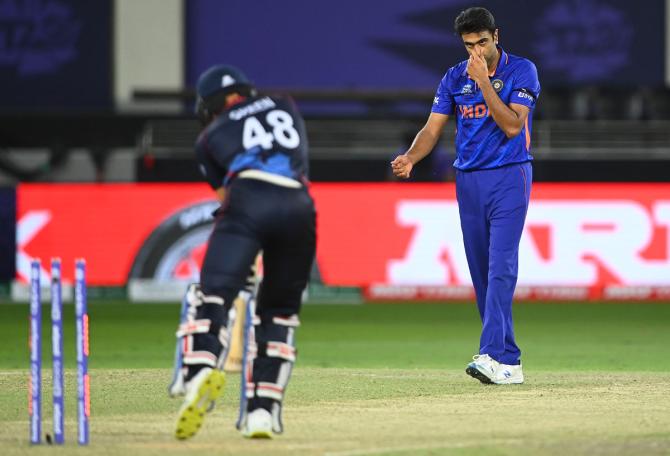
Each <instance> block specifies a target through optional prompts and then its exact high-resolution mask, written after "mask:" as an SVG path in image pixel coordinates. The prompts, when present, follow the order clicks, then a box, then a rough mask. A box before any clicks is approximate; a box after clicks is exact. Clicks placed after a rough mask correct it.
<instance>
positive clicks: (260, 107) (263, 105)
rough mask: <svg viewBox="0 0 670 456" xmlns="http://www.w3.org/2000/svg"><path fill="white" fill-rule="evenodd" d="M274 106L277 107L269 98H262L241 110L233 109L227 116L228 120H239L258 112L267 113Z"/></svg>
mask: <svg viewBox="0 0 670 456" xmlns="http://www.w3.org/2000/svg"><path fill="white" fill-rule="evenodd" d="M275 106H277V105H276V104H275V102H274V101H272V99H271V98H270V97H264V98H261V99H260V100H256V101H254V102H253V103H250V104H248V105H246V106H242V107H241V108H237V109H233V110H232V111H230V113H229V114H228V118H230V119H231V120H240V119H243V118H245V117H247V116H251V115H253V114H256V113H258V112H261V111H267V110H268V109H271V108H274V107H275Z"/></svg>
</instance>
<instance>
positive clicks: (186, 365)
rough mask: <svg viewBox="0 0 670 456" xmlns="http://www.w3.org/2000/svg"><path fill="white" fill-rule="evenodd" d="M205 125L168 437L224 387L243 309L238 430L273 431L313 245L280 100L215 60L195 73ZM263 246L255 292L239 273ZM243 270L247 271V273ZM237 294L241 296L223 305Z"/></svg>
mask: <svg viewBox="0 0 670 456" xmlns="http://www.w3.org/2000/svg"><path fill="white" fill-rule="evenodd" d="M196 90H197V101H196V108H195V111H196V114H197V116H198V118H199V119H200V121H201V123H202V125H203V130H202V132H201V134H200V136H199V137H198V139H197V142H196V145H195V153H196V160H197V163H198V165H199V167H200V170H201V172H202V174H203V175H204V177H205V179H206V181H207V182H208V183H209V185H210V186H211V187H212V189H213V190H214V191H215V193H216V195H217V197H218V199H219V201H220V202H221V207H220V208H219V209H218V210H217V212H216V217H215V225H214V229H213V231H212V234H211V236H210V238H209V242H208V245H207V253H206V254H205V259H204V261H203V265H202V270H201V273H200V284H199V285H192V286H191V287H189V290H188V292H187V294H186V297H185V300H184V306H183V314H182V321H181V324H180V326H179V330H178V332H177V336H178V338H179V340H180V341H181V343H180V344H179V347H178V350H179V353H178V354H177V355H178V356H177V357H176V358H177V359H178V360H179V363H178V365H177V366H176V367H177V368H176V370H175V374H176V377H177V378H176V379H174V380H173V384H172V385H171V388H170V393H171V394H172V395H183V396H184V402H183V404H182V406H181V408H180V410H179V413H178V417H177V424H176V430H175V435H176V437H177V438H178V439H187V438H190V437H192V436H193V435H195V434H196V432H197V431H198V430H199V429H200V427H201V425H202V423H203V420H204V417H205V416H206V414H207V413H208V412H209V411H211V410H212V408H213V406H214V404H215V401H216V400H217V399H218V398H219V397H220V395H221V394H222V392H223V387H224V382H225V376H224V373H223V366H224V365H225V364H226V361H227V358H228V357H229V356H230V354H231V350H230V347H231V337H232V332H233V331H232V328H233V325H234V321H233V318H231V315H238V317H239V316H240V314H241V313H242V312H246V313H247V314H246V316H247V317H249V318H248V319H247V325H246V328H245V329H246V330H245V334H244V341H245V344H244V347H243V348H244V354H243V355H244V362H243V366H242V378H243V385H242V393H241V400H240V413H239V419H238V423H237V427H238V429H239V430H240V431H241V432H242V434H243V435H244V436H245V437H250V438H270V437H272V436H273V435H274V434H279V433H281V432H282V431H283V424H282V405H283V400H284V392H285V390H286V387H287V384H288V382H289V379H290V375H291V371H292V368H293V364H294V362H295V359H296V349H295V331H296V328H297V327H298V326H299V324H300V321H299V313H300V308H301V302H302V301H301V298H302V293H303V290H304V289H305V286H306V284H307V280H308V277H309V273H310V269H311V266H312V261H313V258H314V254H315V249H316V227H315V225H316V210H315V207H314V202H313V200H312V197H311V196H310V194H309V191H308V181H307V174H308V161H307V135H306V131H305V125H304V121H303V119H302V117H301V115H300V114H299V112H298V110H297V108H296V106H295V105H294V104H293V102H292V101H291V100H290V99H287V98H283V97H275V96H259V95H257V93H256V89H255V87H254V85H253V84H252V83H251V82H250V80H249V79H248V78H247V77H246V75H245V74H244V73H243V72H242V71H241V70H239V69H238V68H236V67H233V66H230V65H216V66H213V67H211V68H209V69H208V70H206V71H205V72H203V73H202V75H201V76H200V78H199V79H198V82H197V87H196ZM261 251H262V253H263V254H262V256H263V281H262V282H261V284H260V286H259V288H258V297H257V300H256V298H255V293H254V291H253V287H254V284H253V274H252V275H251V276H250V275H249V271H250V270H252V271H253V269H252V265H253V264H254V263H255V261H256V256H257V254H258V253H259V252H261ZM250 277H251V278H250ZM240 290H243V292H242V293H241V297H242V299H244V300H245V301H246V304H247V305H244V306H239V307H237V309H236V310H237V311H236V312H233V313H231V312H230V310H231V307H232V306H233V303H234V301H235V299H236V297H237V296H238V292H239V291H240Z"/></svg>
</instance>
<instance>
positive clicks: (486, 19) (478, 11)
mask: <svg viewBox="0 0 670 456" xmlns="http://www.w3.org/2000/svg"><path fill="white" fill-rule="evenodd" d="M496 28H497V27H496V20H495V19H494V18H493V14H491V12H490V11H489V10H487V9H486V8H482V7H479V6H475V7H472V8H468V9H466V10H465V11H461V12H460V14H459V15H458V16H456V20H455V21H454V30H455V31H456V33H457V34H458V35H459V36H460V35H465V34H467V33H479V32H483V31H485V30H488V31H489V32H491V35H493V33H494V32H495V31H496Z"/></svg>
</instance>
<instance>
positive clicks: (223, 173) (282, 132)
mask: <svg viewBox="0 0 670 456" xmlns="http://www.w3.org/2000/svg"><path fill="white" fill-rule="evenodd" d="M307 149H308V145H307V133H306V131H305V122H304V120H303V118H302V116H301V115H300V113H299V112H298V110H297V108H296V107H295V105H294V103H293V101H292V100H290V99H287V98H283V97H252V98H249V99H247V100H245V101H244V102H242V103H239V104H236V105H235V106H233V107H231V108H230V109H229V110H225V111H223V112H221V113H220V114H219V115H218V116H217V117H216V119H215V120H214V121H212V123H210V124H209V125H208V126H207V127H206V128H205V129H204V130H203V131H202V133H201V134H200V136H199V137H198V140H197V142H196V145H195V152H196V158H197V160H198V163H199V165H200V171H201V172H202V174H203V175H204V176H205V178H206V179H207V182H209V185H211V187H212V188H214V189H217V188H219V187H228V186H229V185H230V184H231V183H232V181H233V180H234V179H235V178H236V177H237V175H238V174H239V173H241V172H242V171H245V170H258V171H263V172H265V173H270V174H276V175H278V176H282V177H288V178H291V179H294V180H297V181H303V180H305V179H306V178H307V173H308V160H307Z"/></svg>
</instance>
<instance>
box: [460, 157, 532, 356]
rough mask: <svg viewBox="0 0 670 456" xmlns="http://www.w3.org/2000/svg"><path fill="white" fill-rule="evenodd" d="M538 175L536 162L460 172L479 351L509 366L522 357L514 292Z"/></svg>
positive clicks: (463, 229)
mask: <svg viewBox="0 0 670 456" xmlns="http://www.w3.org/2000/svg"><path fill="white" fill-rule="evenodd" d="M532 177H533V169H532V166H531V164H530V162H525V163H516V164H512V165H507V166H504V167H502V168H496V169H487V170H477V171H457V173H456V198H457V199H458V210H459V213H460V217H461V229H462V231H463V242H464V244H465V255H466V258H467V259H468V266H469V268H470V276H471V277H472V283H473V285H474V287H475V294H476V296H477V307H478V308H479V315H480V317H481V319H482V335H481V338H480V341H479V353H480V354H482V355H483V354H488V355H489V356H490V357H491V358H493V359H495V360H496V361H498V362H500V363H503V364H519V363H520V357H521V351H520V350H519V347H518V346H517V345H516V342H515V341H514V323H513V321H512V296H513V294H514V288H515V287H516V280H517V275H518V269H519V240H520V239H521V232H522V231H523V224H524V222H525V220H526V212H527V211H528V201H529V200H530V187H531V182H532Z"/></svg>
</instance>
